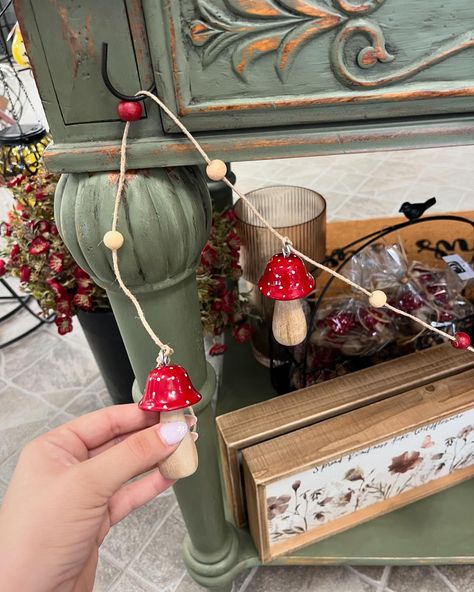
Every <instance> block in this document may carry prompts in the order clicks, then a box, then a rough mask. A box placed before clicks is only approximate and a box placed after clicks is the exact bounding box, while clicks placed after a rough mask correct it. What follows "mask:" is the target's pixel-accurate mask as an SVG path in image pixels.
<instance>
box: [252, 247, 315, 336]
mask: <svg viewBox="0 0 474 592" xmlns="http://www.w3.org/2000/svg"><path fill="white" fill-rule="evenodd" d="M258 287H259V290H260V292H261V293H262V294H264V295H265V296H268V297H269V298H272V299H273V300H275V301H276V302H275V309H274V311H273V322H272V330H273V335H274V337H275V339H276V340H277V341H278V343H281V344H282V345H298V343H301V342H302V341H303V340H304V338H305V337H306V333H307V331H308V326H307V324H306V317H305V314H304V311H303V307H302V305H301V300H300V299H301V298H304V297H305V296H307V295H308V294H309V293H310V292H311V290H312V289H313V288H314V278H313V276H312V275H311V274H310V273H308V272H307V271H306V268H305V266H304V263H303V261H302V260H301V259H300V258H299V257H298V256H297V255H292V254H291V253H289V252H288V253H278V254H277V255H273V257H272V258H271V259H270V261H269V262H268V264H267V267H266V269H265V271H264V273H263V275H262V277H261V278H260V279H259V281H258Z"/></svg>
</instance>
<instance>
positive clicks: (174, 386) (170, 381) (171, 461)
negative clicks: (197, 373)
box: [138, 364, 202, 479]
mask: <svg viewBox="0 0 474 592" xmlns="http://www.w3.org/2000/svg"><path fill="white" fill-rule="evenodd" d="M201 398H202V397H201V395H200V394H199V393H198V391H197V390H196V389H195V388H194V386H193V384H192V382H191V380H190V379H189V376H188V373H187V372H186V370H185V369H184V368H183V367H182V366H175V365H166V364H164V365H159V366H157V367H156V368H154V369H153V370H152V371H151V372H150V374H149V375H148V378H147V381H146V386H145V392H144V393H143V397H142V399H141V401H140V402H139V403H138V406H139V407H140V409H143V410H144V411H159V412H160V422H161V423H170V422H172V421H185V418H184V411H183V410H184V409H186V408H187V407H190V406H191V405H195V404H196V403H197V402H198V401H200V400H201ZM197 466H198V456H197V450H196V445H195V444H194V440H193V439H192V437H191V434H190V433H188V434H186V436H185V438H184V439H183V440H182V441H181V443H180V445H179V446H178V448H177V449H176V450H175V452H173V454H172V455H171V456H169V457H168V458H167V459H166V460H164V461H163V462H162V463H161V464H160V465H159V469H160V472H161V474H162V475H163V477H166V479H182V478H183V477H188V476H189V475H192V474H193V473H194V472H195V471H196V469H197Z"/></svg>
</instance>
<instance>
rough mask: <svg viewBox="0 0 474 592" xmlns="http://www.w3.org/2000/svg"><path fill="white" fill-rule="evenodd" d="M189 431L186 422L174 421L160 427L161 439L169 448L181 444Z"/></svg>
mask: <svg viewBox="0 0 474 592" xmlns="http://www.w3.org/2000/svg"><path fill="white" fill-rule="evenodd" d="M188 431H189V428H188V424H187V423H186V422H184V421H172V422H171V423H164V424H162V425H161V426H160V436H161V439H162V440H163V442H165V444H168V445H169V446H173V445H174V444H177V443H178V442H181V440H182V439H183V438H184V437H185V436H186V434H187V433H188Z"/></svg>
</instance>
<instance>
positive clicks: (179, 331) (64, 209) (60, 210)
mask: <svg viewBox="0 0 474 592" xmlns="http://www.w3.org/2000/svg"><path fill="white" fill-rule="evenodd" d="M116 183H117V174H116V173H114V174H107V173H98V174H95V175H88V174H77V175H74V174H70V175H66V176H63V177H62V179H61V181H60V183H59V185H58V188H57V192H56V200H55V216H56V220H57V222H58V226H59V229H60V232H61V236H62V237H63V239H64V241H65V243H66V245H67V246H68V248H69V249H70V251H71V253H72V254H73V256H74V258H75V259H76V261H77V262H78V263H79V264H80V265H81V266H82V267H83V268H84V269H85V270H87V271H88V272H89V273H91V275H92V276H93V278H94V279H95V281H97V283H99V284H100V285H102V286H103V287H104V288H105V289H106V290H107V293H108V296H109V298H110V302H111V304H112V308H113V310H114V314H115V317H116V319H117V322H118V324H119V327H120V331H121V334H122V337H123V340H124V343H125V346H126V348H127V352H128V354H129V357H130V360H131V363H132V366H133V369H134V372H135V375H136V379H137V385H136V386H135V389H134V390H135V398H137V394H138V393H140V392H141V391H142V389H143V387H144V384H145V380H146V376H147V375H148V372H149V371H150V369H151V368H153V367H154V365H155V363H156V357H157V354H158V349H157V346H156V345H155V344H154V343H153V341H152V340H151V339H150V337H149V336H148V335H147V333H146V332H145V330H144V328H143V326H142V325H141V323H140V322H139V321H138V319H137V313H136V310H135V308H134V306H133V304H132V303H131V302H130V300H129V299H128V298H126V296H125V295H124V294H123V293H122V292H121V290H120V288H119V286H118V285H117V282H116V281H115V276H114V273H113V270H112V262H111V254H110V251H109V250H108V249H107V248H106V247H105V246H104V245H103V243H102V237H103V235H104V233H105V232H106V231H107V230H108V229H110V226H111V222H112V212H113V205H114V196H115V190H116ZM210 220H211V207H210V198H209V192H208V189H207V185H206V181H205V179H204V176H203V175H202V172H201V170H200V169H199V168H198V167H188V168H184V167H182V168H176V169H150V170H143V171H139V172H135V173H131V174H128V175H127V178H126V184H125V190H124V195H123V199H122V204H121V207H120V212H119V223H118V228H119V229H120V231H121V232H122V233H123V235H124V237H125V243H124V246H123V247H122V248H121V249H120V251H119V253H118V256H119V265H120V271H121V274H122V277H123V280H124V282H125V283H126V284H127V285H128V286H129V287H130V289H131V290H133V292H134V293H135V295H136V296H137V298H138V299H139V301H140V304H141V306H142V308H143V311H144V313H145V316H146V319H147V321H148V322H149V323H150V325H151V326H152V327H153V329H154V330H155V331H156V332H157V333H158V334H159V335H160V337H161V339H162V340H164V341H165V342H167V343H168V344H170V345H171V346H172V347H173V348H174V349H175V351H176V353H175V355H174V356H173V360H174V361H176V362H177V363H180V364H183V365H184V366H185V367H186V369H187V370H188V372H189V374H190V376H191V378H192V380H193V383H194V384H195V386H196V387H197V388H198V389H199V391H200V392H201V394H202V395H203V400H202V401H201V402H200V403H199V405H197V406H196V412H197V415H198V418H199V425H200V434H201V437H200V439H199V440H198V443H197V446H198V452H199V458H200V463H199V468H198V471H197V472H196V473H195V475H193V476H192V477H189V478H188V479H185V480H183V481H181V482H179V483H177V484H176V486H175V491H176V495H177V498H178V502H179V504H180V507H181V510H182V512H183V515H184V518H185V521H186V524H187V526H188V532H189V536H190V541H191V542H190V545H189V546H188V556H189V560H190V562H193V568H194V570H195V571H196V574H197V575H196V577H199V573H200V571H204V572H205V573H206V574H207V575H206V577H209V565H213V566H214V567H213V569H212V570H211V571H213V572H214V573H215V574H216V576H219V577H224V578H225V576H226V574H229V573H230V572H231V571H232V568H233V567H234V566H235V564H236V563H237V562H238V559H239V553H238V543H237V536H236V533H235V531H234V530H233V529H232V527H231V526H230V524H229V523H228V522H226V520H225V518H224V508H223V499H222V491H221V487H220V478H219V471H218V466H217V455H216V446H217V445H216V439H215V422H214V413H213V411H212V406H211V405H210V402H211V399H212V396H213V394H214V391H215V386H216V382H215V375H214V371H213V370H212V368H211V367H210V366H209V365H207V364H206V361H205V356H204V350H203V336H202V328H201V322H200V311H199V303H198V299H197V289H196V278H195V270H196V265H197V263H198V261H199V255H200V252H201V249H202V247H203V246H204V243H205V241H206V238H207V236H208V233H209V227H210ZM138 396H139V394H138ZM231 549H233V550H234V552H233V553H229V550H231ZM201 565H202V569H201V568H200V566H201ZM228 581H229V579H228Z"/></svg>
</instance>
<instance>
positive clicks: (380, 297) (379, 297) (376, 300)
mask: <svg viewBox="0 0 474 592" xmlns="http://www.w3.org/2000/svg"><path fill="white" fill-rule="evenodd" d="M369 304H370V306H373V307H374V308H381V307H382V306H385V305H386V304H387V294H385V292H382V290H374V291H373V292H372V294H371V295H370V296H369Z"/></svg>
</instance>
